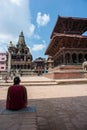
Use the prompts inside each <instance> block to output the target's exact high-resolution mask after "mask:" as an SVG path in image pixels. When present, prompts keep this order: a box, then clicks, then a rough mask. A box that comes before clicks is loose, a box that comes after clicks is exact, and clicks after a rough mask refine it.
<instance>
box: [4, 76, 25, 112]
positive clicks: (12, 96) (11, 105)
mask: <svg viewBox="0 0 87 130" xmlns="http://www.w3.org/2000/svg"><path fill="white" fill-rule="evenodd" d="M26 107H27V90H26V88H25V87H24V86H23V85H20V78H19V77H18V76H17V77H15V78H14V84H13V85H12V86H10V87H9V88H8V92H7V100H6V109H9V110H19V109H22V108H26Z"/></svg>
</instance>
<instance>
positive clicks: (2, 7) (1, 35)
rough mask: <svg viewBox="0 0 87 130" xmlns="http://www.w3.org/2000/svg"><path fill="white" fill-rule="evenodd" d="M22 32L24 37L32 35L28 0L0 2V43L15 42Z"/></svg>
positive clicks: (32, 27) (3, 0) (32, 26)
mask: <svg viewBox="0 0 87 130" xmlns="http://www.w3.org/2000/svg"><path fill="white" fill-rule="evenodd" d="M19 6H20V7H19ZM22 30H23V32H24V35H26V37H31V36H32V35H34V31H35V25H33V24H32V23H31V15H30V11H29V0H0V43H9V42H10V41H13V42H16V41H17V39H18V36H19V34H20V32H21V31H22ZM2 45H4V44H2Z"/></svg>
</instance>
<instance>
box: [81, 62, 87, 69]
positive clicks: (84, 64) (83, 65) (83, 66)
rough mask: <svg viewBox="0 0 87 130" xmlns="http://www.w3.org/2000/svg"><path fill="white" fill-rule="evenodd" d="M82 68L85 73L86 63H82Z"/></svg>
mask: <svg viewBox="0 0 87 130" xmlns="http://www.w3.org/2000/svg"><path fill="white" fill-rule="evenodd" d="M82 68H83V70H86V71H87V61H84V62H83V63H82Z"/></svg>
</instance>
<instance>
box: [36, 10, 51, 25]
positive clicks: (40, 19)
mask: <svg viewBox="0 0 87 130" xmlns="http://www.w3.org/2000/svg"><path fill="white" fill-rule="evenodd" d="M49 21H50V16H49V14H43V15H42V14H41V12H38V13H37V19H36V22H37V24H38V26H45V25H47V23H48V22H49Z"/></svg>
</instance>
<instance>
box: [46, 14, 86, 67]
mask: <svg viewBox="0 0 87 130" xmlns="http://www.w3.org/2000/svg"><path fill="white" fill-rule="evenodd" d="M86 31H87V18H74V17H61V16H59V17H58V19H57V22H56V25H55V27H54V29H53V32H52V34H51V37H50V39H51V40H50V44H49V46H48V48H47V50H46V52H45V54H46V55H49V56H52V58H53V60H54V67H56V66H58V65H78V64H82V62H83V61H84V59H85V60H87V36H84V35H83V34H84V32H86Z"/></svg>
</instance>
